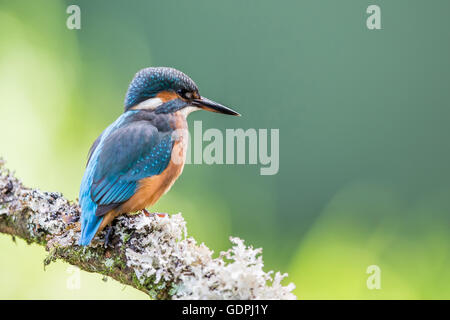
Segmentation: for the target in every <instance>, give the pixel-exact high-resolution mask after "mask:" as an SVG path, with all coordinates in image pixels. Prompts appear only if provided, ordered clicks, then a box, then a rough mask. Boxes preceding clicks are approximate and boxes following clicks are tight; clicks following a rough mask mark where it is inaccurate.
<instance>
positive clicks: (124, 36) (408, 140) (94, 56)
mask: <svg viewBox="0 0 450 320" xmlns="http://www.w3.org/2000/svg"><path fill="white" fill-rule="evenodd" d="M0 3H1V5H0V128H1V131H0V155H1V156H3V157H4V158H5V159H6V160H7V165H8V167H9V168H12V169H14V170H16V172H17V176H18V177H20V178H21V179H23V181H24V182H25V184H27V185H28V186H32V187H38V188H41V189H44V190H52V191H55V190H57V191H61V192H63V193H64V195H66V196H67V197H68V198H70V199H75V198H76V197H77V194H78V187H79V183H80V180H81V177H82V174H83V170H84V165H85V161H86V154H87V151H88V149H89V147H90V144H91V143H92V142H93V140H94V139H95V138H96V137H97V136H98V135H99V134H100V132H101V131H102V130H103V129H104V128H105V127H106V126H107V125H109V124H110V123H111V122H113V121H114V120H115V119H116V118H117V117H118V116H119V115H120V113H121V112H122V108H123V99H124V95H125V92H126V89H127V86H128V84H129V81H130V80H131V78H132V77H133V75H134V73H135V72H136V71H138V70H139V69H141V68H144V67H147V66H171V67H175V68H178V69H180V70H182V71H183V72H185V73H187V74H188V75H190V76H191V77H192V78H193V79H194V81H196V82H197V84H198V85H199V87H200V92H201V94H202V95H205V96H207V97H210V98H212V99H214V100H217V101H220V102H221V103H224V104H226V105H229V106H230V107H232V108H235V109H236V110H238V111H239V112H241V113H242V114H243V117H241V118H234V117H225V116H220V115H216V114H212V113H208V112H197V113H194V114H193V115H191V116H190V118H189V122H190V123H191V125H192V122H193V121H194V120H202V121H203V128H204V130H205V129H207V128H220V129H225V128H244V129H247V128H257V129H258V128H279V129H280V170H279V173H278V174H277V175H274V176H260V175H259V166H255V165H211V166H209V165H206V164H204V165H187V166H186V167H185V170H184V173H183V175H182V177H181V178H180V179H179V180H178V181H177V183H176V184H175V186H174V187H173V188H172V190H171V192H170V193H168V194H167V195H166V196H164V197H163V198H162V199H161V200H160V201H159V202H158V204H157V205H156V207H155V208H153V210H158V211H162V212H169V213H177V212H179V211H181V212H183V215H184V217H185V219H186V220H187V222H188V229H189V232H190V234H191V235H193V236H194V237H195V238H196V239H198V240H199V241H204V242H205V243H206V244H207V245H208V246H210V247H211V248H213V249H214V250H215V251H216V252H218V251H220V250H224V249H227V248H228V247H229V246H230V243H229V241H228V237H229V236H230V235H233V236H239V237H242V238H244V239H245V240H246V243H247V244H251V245H253V246H255V247H263V248H264V260H265V265H266V267H265V268H266V270H270V269H275V270H280V271H282V272H289V278H288V280H287V281H286V283H287V282H290V281H293V282H294V283H295V284H296V286H297V288H296V290H295V293H296V294H297V296H298V298H300V299H310V298H324V299H329V298H344V299H356V298H360V299H377V298H385V299H391V298H404V299H423V298H425V299H432V298H437V299H443V298H446V299H449V298H450V289H449V284H450V229H449V227H450V218H449V210H450V184H449V178H450V151H449V143H448V137H449V134H450V126H449V117H450V110H449V98H450V90H449V89H450V88H449V83H450V82H449V80H450V63H449V57H450V44H449V30H450V22H449V21H450V20H449V12H450V2H448V1H446V0H442V1H439V0H435V1H424V0H422V1H406V0H397V1H379V0H374V1H357V0H345V1H344V0H343V1H331V0H327V1H315V0H309V1H303V0H302V1H298V0H297V1H261V0H258V1H257V0H246V1H242V0H241V1H238V0H236V1H207V0H204V1H184V2H181V1H162V0H161V1H70V2H68V1H44V0H43V1H14V2H12V1H8V2H6V1H0ZM69 4H78V5H79V6H80V8H81V30H68V29H67V28H66V19H67V17H68V14H66V8H67V6H68V5H69ZM371 4H376V5H379V6H380V7H381V19H382V22H381V24H382V30H368V29H367V27H366V19H367V17H368V14H366V8H367V7H368V6H369V5H371ZM191 127H192V126H191ZM0 252H1V254H0V298H14V299H16V298H44V299H51V298H124V299H125V298H144V299H145V298H146V296H145V295H144V294H143V293H141V292H139V291H136V290H134V289H132V288H130V287H126V288H124V287H123V286H122V285H120V284H118V283H117V282H115V281H113V280H109V281H107V282H106V283H105V282H103V281H102V280H101V276H100V275H96V274H87V273H84V272H83V273H82V274H81V288H80V289H79V290H69V289H68V288H67V286H66V282H67V279H68V277H69V276H70V274H69V272H68V270H67V268H68V265H67V264H64V263H62V262H58V263H54V264H52V265H50V266H49V267H47V270H46V271H45V272H44V270H43V263H42V260H43V259H44V257H45V255H46V252H45V251H44V249H43V248H41V247H37V246H34V245H32V246H28V245H26V244H25V243H24V242H23V241H21V240H18V241H17V243H16V244H14V243H13V242H12V241H11V238H10V237H9V236H6V235H0ZM370 265H377V266H379V267H380V269H381V289H380V290H369V289H368V288H367V286H366V280H367V277H368V274H366V269H367V267H368V266H370Z"/></svg>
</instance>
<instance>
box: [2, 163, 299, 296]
mask: <svg viewBox="0 0 450 320" xmlns="http://www.w3.org/2000/svg"><path fill="white" fill-rule="evenodd" d="M79 216H80V210H79V207H78V205H77V204H76V203H72V202H70V201H68V200H67V199H65V198H64V197H63V196H62V194H60V193H49V192H41V191H39V190H35V189H29V188H26V187H24V186H23V185H22V183H21V182H20V181H19V180H18V179H17V178H15V177H14V175H13V174H12V173H11V172H10V171H9V170H7V169H5V167H4V163H3V161H1V159H0V232H3V233H8V234H11V235H13V236H18V237H21V238H23V239H25V240H26V241H27V242H35V243H39V244H41V245H45V246H46V249H47V250H48V251H49V252H50V253H49V256H48V257H47V259H46V261H45V264H49V263H51V262H52V261H54V260H56V259H62V260H64V261H66V262H68V263H70V264H73V265H76V266H78V267H80V268H81V269H83V270H86V271H89V272H97V273H100V274H102V275H104V276H109V277H112V278H114V279H116V280H118V281H120V282H121V283H124V284H127V285H131V286H133V287H135V288H137V289H139V290H142V291H144V292H146V293H147V294H148V295H149V296H150V297H151V298H154V299H295V298H296V297H295V295H294V294H293V293H292V290H293V289H294V288H295V286H294V285H293V284H292V283H291V284H289V285H287V286H283V285H282V284H281V282H282V280H283V279H284V278H285V277H286V276H287V275H286V274H280V273H279V272H277V273H275V274H274V273H273V272H272V271H270V272H264V271H263V266H264V264H263V260H262V255H261V254H262V251H261V249H253V248H252V247H247V246H246V245H245V244H244V241H243V240H241V239H239V238H230V240H231V242H232V247H231V249H229V250H228V251H225V252H221V253H220V254H219V257H217V258H212V253H213V252H212V251H211V250H210V249H209V248H208V247H206V245H204V244H203V243H202V244H200V245H199V244H197V243H196V241H195V239H194V238H192V237H189V236H188V235H187V229H186V222H185V220H184V219H183V217H182V215H181V214H175V215H172V216H165V217H159V216H158V215H151V216H149V217H148V216H146V215H143V214H139V215H132V216H121V217H119V218H118V219H117V221H116V223H115V225H114V227H113V236H112V239H111V242H110V244H109V246H108V248H105V247H104V241H103V239H104V233H103V232H102V233H101V234H100V235H99V236H98V237H96V238H95V239H94V241H93V243H92V245H91V246H89V247H87V248H86V247H80V246H78V245H77V242H78V238H79V228H80V226H79Z"/></svg>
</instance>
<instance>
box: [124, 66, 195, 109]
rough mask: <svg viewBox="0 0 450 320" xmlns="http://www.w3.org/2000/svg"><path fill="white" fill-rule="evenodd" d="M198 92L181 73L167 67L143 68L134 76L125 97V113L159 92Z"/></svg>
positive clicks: (190, 81)
mask: <svg viewBox="0 0 450 320" xmlns="http://www.w3.org/2000/svg"><path fill="white" fill-rule="evenodd" d="M167 90H173V91H175V92H176V91H178V90H187V91H198V88H197V85H196V84H195V82H194V81H192V79H191V78H189V77H188V76H187V75H185V74H184V73H183V72H181V71H179V70H177V69H173V68H167V67H155V68H145V69H142V70H140V71H139V72H138V73H136V75H135V76H134V78H133V80H132V81H131V83H130V86H129V87H128V91H127V94H126V96H125V111H126V110H128V109H130V108H131V107H133V106H135V105H136V104H138V103H140V102H142V101H144V100H147V99H149V98H152V97H154V96H156V95H157V94H158V92H161V91H167Z"/></svg>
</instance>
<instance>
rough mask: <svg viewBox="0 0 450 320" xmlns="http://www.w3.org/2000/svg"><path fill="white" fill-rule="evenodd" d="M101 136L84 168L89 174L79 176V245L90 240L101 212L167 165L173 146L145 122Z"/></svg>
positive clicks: (101, 215)
mask: <svg viewBox="0 0 450 320" xmlns="http://www.w3.org/2000/svg"><path fill="white" fill-rule="evenodd" d="M102 136H104V138H100V141H99V142H98V143H97V146H95V149H94V150H93V151H92V154H91V158H90V160H89V163H88V167H87V168H86V171H90V174H88V173H85V176H89V177H88V178H84V179H83V181H84V180H86V181H87V182H85V181H84V183H82V188H81V189H82V190H81V191H80V204H81V208H82V236H81V239H80V244H84V243H85V244H89V243H90V241H91V240H92V238H93V237H94V235H95V233H96V232H97V230H98V227H99V226H100V223H101V220H102V219H103V215H104V214H106V213H107V212H109V211H110V210H112V209H114V208H116V207H118V206H120V204H122V203H124V202H126V201H127V200H128V199H130V198H131V197H132V196H133V194H134V193H135V192H136V189H137V188H138V185H139V181H140V180H141V179H144V178H147V177H151V176H153V175H158V174H160V173H161V172H162V171H164V169H166V168H167V166H168V164H169V161H170V156H171V152H172V147H173V141H172V138H171V132H159V131H158V130H157V128H156V127H154V126H152V125H151V124H150V123H149V122H148V121H138V122H132V123H130V124H128V125H125V126H122V127H119V128H118V129H116V130H113V131H112V132H110V133H108V132H107V133H104V134H103V135H102ZM91 162H92V163H91ZM83 186H84V188H83ZM83 190H84V192H83Z"/></svg>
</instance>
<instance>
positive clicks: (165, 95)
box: [156, 91, 179, 103]
mask: <svg viewBox="0 0 450 320" xmlns="http://www.w3.org/2000/svg"><path fill="white" fill-rule="evenodd" d="M156 97H157V98H159V99H161V101H162V102H164V103H166V102H167V101H170V100H173V99H177V98H179V97H178V95H177V94H176V93H175V92H173V91H161V92H160V93H158V94H157V95H156Z"/></svg>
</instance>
